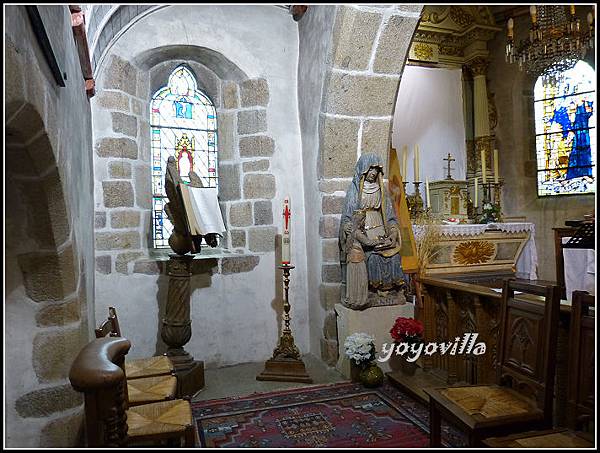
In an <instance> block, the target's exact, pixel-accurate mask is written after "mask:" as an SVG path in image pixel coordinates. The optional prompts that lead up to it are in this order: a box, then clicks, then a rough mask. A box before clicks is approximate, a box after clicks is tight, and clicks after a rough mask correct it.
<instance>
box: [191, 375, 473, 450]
mask: <svg viewBox="0 0 600 453" xmlns="http://www.w3.org/2000/svg"><path fill="white" fill-rule="evenodd" d="M192 410H193V414H194V419H195V420H196V423H197V426H198V434H199V436H200V442H201V446H203V447H258V448H269V447H278V448H285V447H287V448H293V447H297V448H302V447H399V448H415V447H428V446H429V435H428V427H429V421H428V416H429V414H428V410H427V408H426V407H425V406H424V405H423V404H421V403H419V402H417V401H415V400H413V399H412V398H410V397H409V396H408V395H406V394H405V393H403V392H401V391H399V390H398V389H396V388H395V387H393V386H391V385H390V384H387V383H385V384H384V385H383V386H382V387H379V388H377V389H367V388H365V387H363V386H362V385H360V384H355V383H350V382H345V383H339V384H333V385H321V386H313V387H304V388H300V389H293V390H284V391H278V392H270V393H255V394H253V395H249V396H246V397H241V398H226V399H219V400H209V401H200V402H193V403H192ZM442 439H443V441H444V443H445V444H446V445H448V446H461V445H463V442H464V439H463V437H462V436H461V434H460V433H459V432H457V431H456V430H454V429H452V428H449V427H448V426H445V425H442Z"/></svg>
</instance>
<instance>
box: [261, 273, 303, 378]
mask: <svg viewBox="0 0 600 453" xmlns="http://www.w3.org/2000/svg"><path fill="white" fill-rule="evenodd" d="M277 267H278V268H279V269H282V270H283V283H284V290H285V295H284V299H283V311H284V314H283V321H284V326H285V327H284V328H283V332H282V334H281V338H280V339H279V344H278V345H277V347H276V348H275V350H274V351H273V357H272V358H270V359H269V360H267V361H266V362H265V369H264V371H263V372H262V373H260V374H259V375H258V376H256V380H257V381H282V382H307V383H312V382H313V380H312V378H311V377H310V376H309V375H308V373H307V372H306V367H305V365H304V362H303V361H302V358H301V357H300V350H299V349H298V347H297V346H296V344H295V343H294V337H293V335H292V329H291V328H290V308H291V306H290V302H289V298H288V291H289V283H290V271H291V270H292V269H294V267H295V266H292V265H290V264H281V265H279V266H277Z"/></svg>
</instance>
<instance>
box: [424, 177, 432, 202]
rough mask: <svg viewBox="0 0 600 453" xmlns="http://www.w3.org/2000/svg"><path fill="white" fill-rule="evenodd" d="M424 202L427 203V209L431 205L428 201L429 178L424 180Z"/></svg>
mask: <svg viewBox="0 0 600 453" xmlns="http://www.w3.org/2000/svg"><path fill="white" fill-rule="evenodd" d="M425 201H426V203H427V207H428V208H430V207H431V203H430V201H429V177H426V178H425Z"/></svg>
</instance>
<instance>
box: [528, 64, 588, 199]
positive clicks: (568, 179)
mask: <svg viewBox="0 0 600 453" xmlns="http://www.w3.org/2000/svg"><path fill="white" fill-rule="evenodd" d="M595 95H596V73H595V71H594V70H593V69H592V68H591V67H590V65H588V64H587V63H585V62H583V61H579V62H578V63H577V64H576V65H575V67H574V68H572V69H569V70H567V71H565V72H564V73H563V78H562V80H560V81H558V82H546V83H545V82H543V81H542V77H539V78H538V80H537V82H536V84H535V88H534V96H535V97H534V104H535V133H536V152H537V169H538V172H537V190H538V196H540V197H544V196H549V195H575V194H585V193H594V192H595V187H596V106H595V104H594V100H595Z"/></svg>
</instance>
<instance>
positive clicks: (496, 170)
mask: <svg viewBox="0 0 600 453" xmlns="http://www.w3.org/2000/svg"><path fill="white" fill-rule="evenodd" d="M498 177H499V176H498V150H497V149H495V150H494V184H498Z"/></svg>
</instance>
